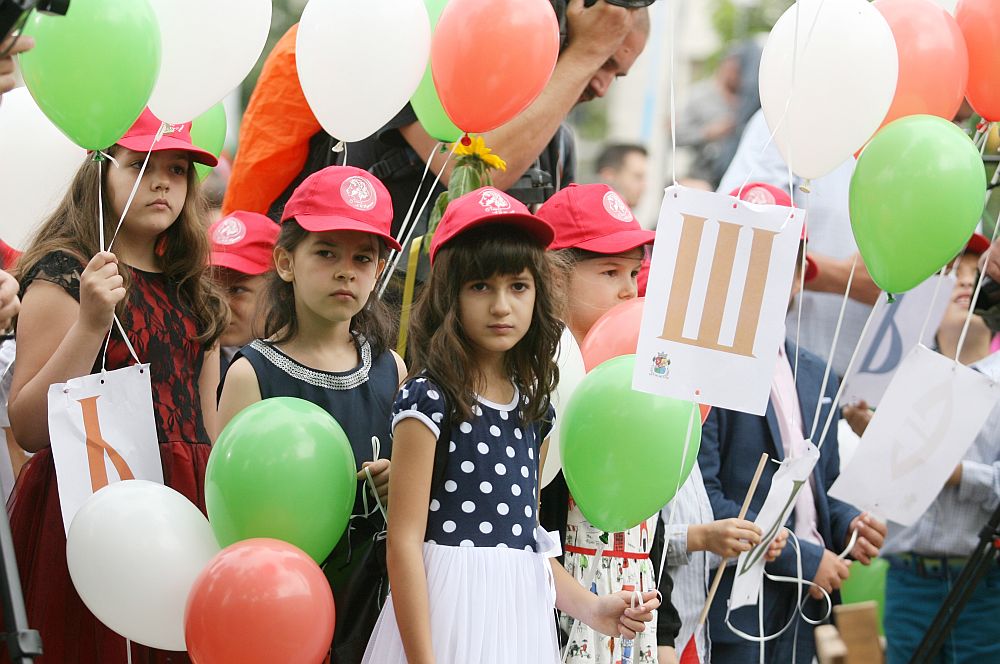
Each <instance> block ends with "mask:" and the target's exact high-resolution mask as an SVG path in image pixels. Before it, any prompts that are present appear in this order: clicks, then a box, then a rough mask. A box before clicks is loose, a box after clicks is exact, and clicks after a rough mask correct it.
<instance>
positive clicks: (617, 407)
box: [541, 298, 709, 532]
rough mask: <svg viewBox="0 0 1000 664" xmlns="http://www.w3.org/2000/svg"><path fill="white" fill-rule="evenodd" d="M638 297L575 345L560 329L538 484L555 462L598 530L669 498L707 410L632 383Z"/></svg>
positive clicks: (624, 523) (647, 512)
mask: <svg viewBox="0 0 1000 664" xmlns="http://www.w3.org/2000/svg"><path fill="white" fill-rule="evenodd" d="M644 303H645V299H644V298H637V299H633V300H629V301H628V302H624V303H622V304H619V305H618V306H616V307H615V308H613V309H611V310H610V311H608V312H607V313H606V314H604V315H603V316H602V317H601V318H600V319H598V321H597V322H596V323H594V326H593V327H592V328H591V329H590V332H588V333H587V337H586V338H585V339H584V340H583V344H581V345H579V346H578V345H577V343H576V341H575V340H574V338H573V335H572V333H571V332H570V331H569V330H568V329H567V330H565V331H564V332H563V337H562V341H561V343H560V353H559V357H558V358H557V359H558V363H559V386H558V388H557V389H556V392H555V394H554V395H553V405H554V406H555V408H556V424H555V428H553V430H552V432H551V434H550V440H551V441H552V444H550V446H549V451H548V455H547V457H546V459H545V466H544V468H543V469H542V478H541V486H545V485H547V484H548V483H549V482H551V481H552V479H553V478H554V477H555V476H556V473H558V472H559V470H560V469H561V470H562V471H563V474H564V475H565V477H566V483H567V485H568V486H569V489H570V492H571V493H572V494H573V499H574V501H575V502H576V504H577V505H578V506H579V507H580V511H581V512H583V515H584V516H585V517H586V518H587V520H588V521H589V522H590V523H591V524H593V525H594V526H596V527H598V528H601V529H602V530H604V531H606V532H621V531H623V530H627V529H629V528H631V527H633V526H635V525H638V524H639V523H641V522H642V521H644V520H645V519H647V518H649V517H650V516H651V515H653V514H655V513H656V511H657V510H659V509H660V508H662V507H663V506H664V505H665V504H666V503H667V502H668V501H670V499H671V498H673V496H674V492H675V491H676V490H677V488H678V487H679V486H680V485H681V484H683V483H684V481H685V480H686V479H687V476H688V474H689V473H690V472H691V468H692V467H693V466H694V463H695V462H696V460H697V458H698V448H699V446H700V444H701V424H703V423H704V421H705V418H706V417H707V416H708V412H709V407H708V406H697V405H696V404H693V403H690V402H687V401H680V400H677V399H671V398H668V397H662V396H656V395H652V394H646V393H642V392H636V391H633V390H632V372H633V369H634V367H635V351H636V345H637V344H638V341H639V327H640V323H641V321H642V308H643V305H644ZM649 478H656V481H653V482H650V481H648V479H649Z"/></svg>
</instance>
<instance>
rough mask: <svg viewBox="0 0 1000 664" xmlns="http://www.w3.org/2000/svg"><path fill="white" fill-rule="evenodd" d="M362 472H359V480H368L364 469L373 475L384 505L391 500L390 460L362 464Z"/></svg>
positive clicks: (376, 489) (379, 496)
mask: <svg viewBox="0 0 1000 664" xmlns="http://www.w3.org/2000/svg"><path fill="white" fill-rule="evenodd" d="M361 468H362V470H360V471H358V479H359V480H367V479H368V478H367V477H366V476H365V471H364V469H365V468H367V469H368V472H370V473H371V474H372V482H374V483H375V491H376V493H378V498H379V500H381V501H382V504H383V505H387V504H388V502H387V501H388V500H389V460H388V459H378V460H376V461H365V462H364V463H363V464H361Z"/></svg>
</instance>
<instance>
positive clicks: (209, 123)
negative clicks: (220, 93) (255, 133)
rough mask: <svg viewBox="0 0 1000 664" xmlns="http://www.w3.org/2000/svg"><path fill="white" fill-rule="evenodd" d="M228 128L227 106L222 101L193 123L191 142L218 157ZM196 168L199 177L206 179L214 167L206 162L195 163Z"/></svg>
mask: <svg viewBox="0 0 1000 664" xmlns="http://www.w3.org/2000/svg"><path fill="white" fill-rule="evenodd" d="M226 129H228V124H227V122H226V108H225V106H224V105H223V104H222V102H221V101H220V102H219V103H218V104H216V105H215V106H213V107H212V108H210V109H208V110H207V111H205V112H204V113H202V114H201V115H199V116H198V117H197V118H195V119H194V122H192V123H191V142H192V143H194V144H195V145H196V146H198V147H199V148H201V149H203V150H208V151H209V152H211V153H212V154H214V155H215V156H216V157H218V156H219V155H220V154H222V147H223V146H224V145H225V144H226ZM194 168H195V170H196V171H198V178H199V179H201V180H204V179H205V178H206V177H208V174H209V173H211V172H212V167H211V166H206V165H205V164H195V165H194Z"/></svg>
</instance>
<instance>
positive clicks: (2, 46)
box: [0, 37, 35, 95]
mask: <svg viewBox="0 0 1000 664" xmlns="http://www.w3.org/2000/svg"><path fill="white" fill-rule="evenodd" d="M34 47H35V40H34V39H32V38H31V37H21V38H19V39H17V38H15V37H7V39H5V40H3V42H2V43H0V53H3V54H4V56H3V57H2V58H0V95H3V94H4V93H5V92H10V91H11V90H13V89H14V88H15V87H16V86H17V78H15V76H14V56H15V55H17V54H18V53H24V52H25V51H28V50H31V49H32V48H34ZM8 49H9V52H8Z"/></svg>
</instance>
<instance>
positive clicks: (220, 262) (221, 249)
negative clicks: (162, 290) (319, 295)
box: [208, 211, 278, 374]
mask: <svg viewBox="0 0 1000 664" xmlns="http://www.w3.org/2000/svg"><path fill="white" fill-rule="evenodd" d="M208 237H209V239H210V241H211V243H212V256H211V261H212V268H213V276H214V277H215V280H216V281H217V282H218V283H219V284H220V285H221V286H222V289H223V291H224V292H225V294H226V299H227V300H228V302H229V310H230V311H231V312H232V316H231V317H230V319H229V327H227V328H226V331H225V332H223V333H222V338H221V339H219V344H220V345H221V346H222V368H223V374H224V373H225V369H226V368H227V367H228V366H229V363H230V362H232V360H233V356H234V355H235V354H236V351H238V350H239V349H240V348H242V347H243V346H246V345H247V344H248V343H250V342H251V341H252V340H253V339H254V338H256V337H258V336H260V334H261V333H262V332H263V327H264V321H263V313H264V307H263V306H262V304H263V295H264V290H265V288H266V287H267V275H268V273H270V272H271V271H273V270H274V256H273V253H274V243H275V241H276V240H277V239H278V224H276V223H274V222H273V221H272V220H271V218H270V217H265V216H264V215H262V214H257V213H256V212H240V211H237V212H233V213H232V214H230V215H229V216H227V217H224V218H222V219H220V220H218V221H216V222H215V223H214V224H212V225H211V226H210V227H209V229H208Z"/></svg>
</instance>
